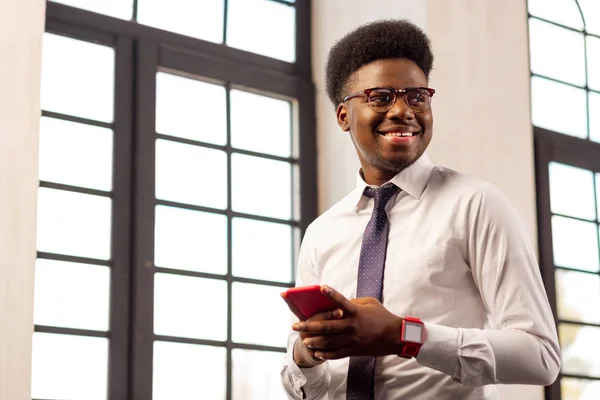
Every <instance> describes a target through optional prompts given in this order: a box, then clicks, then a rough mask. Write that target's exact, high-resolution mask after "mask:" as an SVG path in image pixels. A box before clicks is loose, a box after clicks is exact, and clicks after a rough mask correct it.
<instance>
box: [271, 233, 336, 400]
mask: <svg viewBox="0 0 600 400" xmlns="http://www.w3.org/2000/svg"><path fill="white" fill-rule="evenodd" d="M310 231H311V229H310V227H309V228H308V229H307V231H306V233H305V235H304V240H303V241H302V245H301V247H300V252H299V256H298V272H297V276H296V286H306V285H320V279H319V276H318V274H317V272H316V270H315V265H316V263H315V257H314V254H315V248H314V247H313V246H312V245H311V232H310ZM290 314H291V320H290V334H289V336H288V346H287V353H286V355H285V358H284V361H283V365H282V368H281V382H282V384H283V388H284V390H285V393H286V395H287V397H288V399H293V400H302V399H307V400H326V399H327V392H328V390H329V383H330V382H331V373H330V372H329V369H328V362H325V363H323V364H320V365H318V366H316V367H312V368H300V367H298V365H297V364H296V362H295V361H294V344H295V342H296V339H297V338H298V336H299V335H298V332H295V331H293V330H291V326H292V324H293V323H294V322H296V321H298V319H297V318H296V317H295V316H294V315H293V314H292V313H290Z"/></svg>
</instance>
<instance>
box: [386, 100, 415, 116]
mask: <svg viewBox="0 0 600 400" xmlns="http://www.w3.org/2000/svg"><path fill="white" fill-rule="evenodd" d="M387 117H388V118H396V119H412V118H414V117H415V115H414V113H413V111H412V110H411V109H410V107H409V106H408V104H406V101H405V100H404V97H403V96H401V95H397V97H396V101H395V102H394V104H393V105H392V108H390V109H389V110H388V112H387Z"/></svg>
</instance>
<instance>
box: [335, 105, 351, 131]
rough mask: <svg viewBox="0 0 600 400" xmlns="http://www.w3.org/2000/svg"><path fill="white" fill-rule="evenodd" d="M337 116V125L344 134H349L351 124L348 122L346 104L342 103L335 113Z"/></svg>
mask: <svg viewBox="0 0 600 400" xmlns="http://www.w3.org/2000/svg"><path fill="white" fill-rule="evenodd" d="M335 114H336V115H337V123H338V125H339V126H340V128H342V130H343V131H344V132H348V131H349V130H350V123H349V121H348V108H347V107H346V105H345V104H344V103H341V104H340V105H339V106H338V107H337V110H336V111H335Z"/></svg>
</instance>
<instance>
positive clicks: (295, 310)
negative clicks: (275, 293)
mask: <svg viewBox="0 0 600 400" xmlns="http://www.w3.org/2000/svg"><path fill="white" fill-rule="evenodd" d="M281 298H282V299H283V300H285V302H286V304H287V306H288V308H289V309H290V311H291V312H292V313H293V314H294V315H295V316H296V317H297V318H298V319H299V320H300V321H306V316H305V315H304V314H302V311H300V310H299V309H298V307H296V305H295V304H294V303H292V302H291V301H290V299H288V298H287V297H286V296H285V292H282V293H281Z"/></svg>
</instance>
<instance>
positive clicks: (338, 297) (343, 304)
mask: <svg viewBox="0 0 600 400" xmlns="http://www.w3.org/2000/svg"><path fill="white" fill-rule="evenodd" d="M321 292H322V293H323V294H324V295H325V296H327V297H329V298H330V299H331V300H333V301H334V302H335V303H336V304H338V305H339V306H340V308H341V309H342V310H344V311H347V312H348V313H350V314H354V313H355V312H356V311H357V310H358V307H357V306H356V304H353V303H352V302H351V301H350V300H348V299H347V298H346V297H344V295H342V294H341V293H340V292H338V291H337V290H335V289H333V288H332V287H330V286H327V285H323V286H321Z"/></svg>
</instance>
